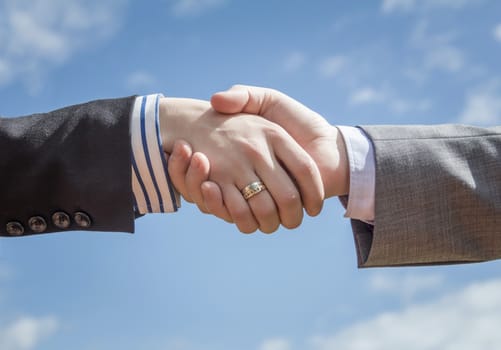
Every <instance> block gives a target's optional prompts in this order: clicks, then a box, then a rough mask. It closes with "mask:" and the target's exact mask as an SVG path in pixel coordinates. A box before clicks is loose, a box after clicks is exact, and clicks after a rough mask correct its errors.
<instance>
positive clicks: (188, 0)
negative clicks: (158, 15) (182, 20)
mask: <svg viewBox="0 0 501 350" xmlns="http://www.w3.org/2000/svg"><path fill="white" fill-rule="evenodd" d="M228 1H229V0H176V1H174V2H173V5H172V12H173V13H174V15H176V16H178V17H193V16H199V15H201V14H203V13H205V12H207V11H210V10H212V9H214V8H217V7H220V6H222V5H224V4H226V3H227V2H228Z"/></svg>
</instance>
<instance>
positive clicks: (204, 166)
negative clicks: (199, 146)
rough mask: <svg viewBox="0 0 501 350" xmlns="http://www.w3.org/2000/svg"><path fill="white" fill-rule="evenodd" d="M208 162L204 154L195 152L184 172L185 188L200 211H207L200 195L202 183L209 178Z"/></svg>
mask: <svg viewBox="0 0 501 350" xmlns="http://www.w3.org/2000/svg"><path fill="white" fill-rule="evenodd" d="M209 173H210V163H209V159H207V157H206V156H205V154H203V153H200V152H195V153H194V154H193V156H192V157H191V162H190V166H189V168H188V171H187V172H186V190H187V192H188V195H189V196H190V198H191V200H192V201H193V202H195V204H196V205H197V206H198V209H199V210H200V211H201V212H202V213H206V214H207V213H208V211H207V208H206V206H205V203H204V197H203V195H202V183H203V182H204V181H206V180H208V179H209Z"/></svg>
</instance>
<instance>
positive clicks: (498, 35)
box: [494, 23, 501, 42]
mask: <svg viewBox="0 0 501 350" xmlns="http://www.w3.org/2000/svg"><path fill="white" fill-rule="evenodd" d="M494 38H495V39H496V40H497V41H499V42H501V23H499V24H498V25H497V26H496V28H494Z"/></svg>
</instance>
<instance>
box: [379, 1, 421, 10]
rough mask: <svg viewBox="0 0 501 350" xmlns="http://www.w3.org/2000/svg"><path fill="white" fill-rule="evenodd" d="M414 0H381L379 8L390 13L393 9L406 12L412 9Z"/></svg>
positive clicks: (414, 3)
mask: <svg viewBox="0 0 501 350" xmlns="http://www.w3.org/2000/svg"><path fill="white" fill-rule="evenodd" d="M415 5H416V0H383V2H382V3H381V10H382V11H383V12H384V13H392V12H394V11H404V12H408V11H411V10H413V9H414V6H415Z"/></svg>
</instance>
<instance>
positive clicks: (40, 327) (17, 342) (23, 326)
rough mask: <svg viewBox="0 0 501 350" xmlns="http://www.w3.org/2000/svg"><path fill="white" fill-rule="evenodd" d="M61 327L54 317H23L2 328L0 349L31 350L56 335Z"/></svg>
mask: <svg viewBox="0 0 501 350" xmlns="http://www.w3.org/2000/svg"><path fill="white" fill-rule="evenodd" d="M58 327H59V324H58V321H57V320H56V319H55V318H54V317H43V318H34V317H22V318H19V319H18V320H16V321H15V322H13V323H11V324H10V325H5V326H2V327H1V328H0V349H2V350H30V349H34V348H35V347H37V346H38V345H39V343H40V342H41V341H42V340H43V339H45V338H47V337H49V336H51V335H52V334H54V332H56V331H57V329H58Z"/></svg>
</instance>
